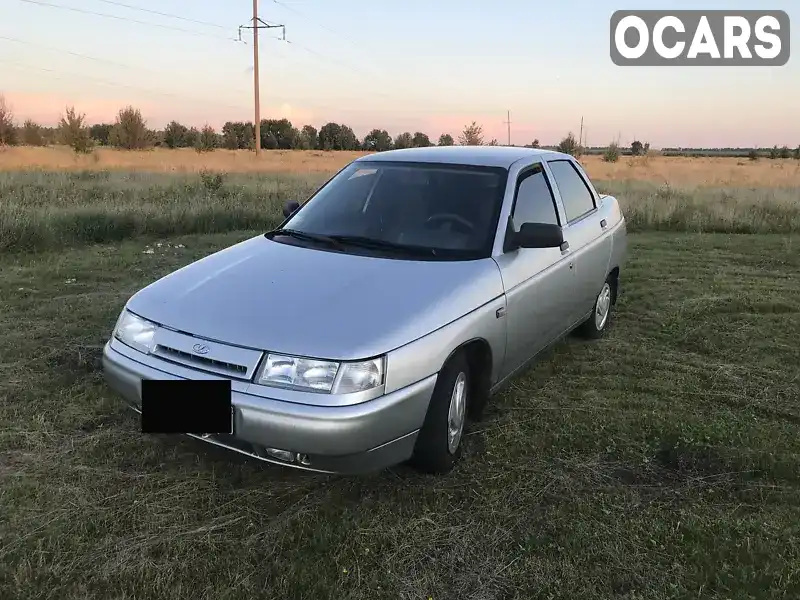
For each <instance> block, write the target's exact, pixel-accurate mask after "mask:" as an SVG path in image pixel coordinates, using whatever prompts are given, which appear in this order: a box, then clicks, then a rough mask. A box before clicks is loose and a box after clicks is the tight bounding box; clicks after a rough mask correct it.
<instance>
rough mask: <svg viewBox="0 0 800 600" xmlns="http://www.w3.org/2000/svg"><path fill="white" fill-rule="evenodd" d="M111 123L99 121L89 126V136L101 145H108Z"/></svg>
mask: <svg viewBox="0 0 800 600" xmlns="http://www.w3.org/2000/svg"><path fill="white" fill-rule="evenodd" d="M113 127H114V126H113V125H111V124H109V123H99V124H97V125H92V126H91V127H89V136H90V137H91V138H92V139H93V140H94V141H95V142H97V143H98V144H100V145H101V146H108V142H109V139H110V137H111V130H112V129H113Z"/></svg>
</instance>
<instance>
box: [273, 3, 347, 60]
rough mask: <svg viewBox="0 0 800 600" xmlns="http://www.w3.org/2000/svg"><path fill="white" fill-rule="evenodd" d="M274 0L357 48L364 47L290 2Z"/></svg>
mask: <svg viewBox="0 0 800 600" xmlns="http://www.w3.org/2000/svg"><path fill="white" fill-rule="evenodd" d="M272 1H273V2H274V3H275V4H277V5H279V6H282V7H283V8H285V9H286V10H289V11H291V12H293V13H294V14H296V15H299V16H301V17H303V18H304V19H306V20H308V21H309V22H310V23H312V24H314V25H316V26H317V27H319V28H321V29H324V30H325V31H327V32H328V33H330V34H332V35H334V36H336V37H337V38H340V39H343V40H345V41H347V42H349V43H351V44H353V45H354V46H355V47H356V48H359V49H361V48H362V45H360V44H358V43H357V42H355V41H353V40H352V39H350V38H348V37H347V36H344V35H342V34H341V33H340V32H338V31H335V30H333V29H331V28H330V27H328V26H327V25H323V24H322V23H320V22H319V21H315V20H313V19H312V18H311V17H309V16H308V15H305V14H303V13H302V12H300V11H299V10H297V9H296V8H294V7H292V6H289V5H288V4H285V3H283V2H281V1H280V0H272Z"/></svg>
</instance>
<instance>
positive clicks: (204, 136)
mask: <svg viewBox="0 0 800 600" xmlns="http://www.w3.org/2000/svg"><path fill="white" fill-rule="evenodd" d="M218 147H219V139H218V136H217V132H216V131H214V128H213V127H211V125H208V124H206V125H205V126H204V127H203V128H202V129H201V130H200V135H198V136H197V140H196V141H195V145H194V148H195V150H197V151H198V152H211V151H212V150H214V149H215V148H218Z"/></svg>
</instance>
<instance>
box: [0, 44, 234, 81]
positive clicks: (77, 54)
mask: <svg viewBox="0 0 800 600" xmlns="http://www.w3.org/2000/svg"><path fill="white" fill-rule="evenodd" d="M0 40H5V41H8V42H14V43H17V44H24V45H28V46H35V47H37V48H42V49H44V50H49V51H51V52H57V53H58V54H69V55H70V56H75V57H77V58H83V59H85V60H91V61H95V62H99V63H105V64H107V65H112V66H115V67H123V68H125V69H133V70H139V71H143V72H145V73H152V74H154V75H163V73H159V72H158V71H155V70H153V69H148V68H146V67H139V66H134V65H129V64H126V63H121V62H117V61H115V60H109V59H107V58H98V57H96V56H90V55H88V54H81V53H80V52H73V51H71V50H64V49H62V48H54V47H53V46H46V45H44V44H39V43H36V42H30V41H28V40H20V39H17V38H13V37H8V36H4V35H0ZM230 89H232V90H233V91H238V92H243V93H244V92H245V90H244V89H242V88H230Z"/></svg>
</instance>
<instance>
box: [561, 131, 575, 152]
mask: <svg viewBox="0 0 800 600" xmlns="http://www.w3.org/2000/svg"><path fill="white" fill-rule="evenodd" d="M557 149H558V151H559V152H563V153H564V154H571V155H572V156H575V153H576V152H577V151H578V141H577V140H576V139H575V134H574V133H572V132H571V131H570V132H569V133H568V134H567V137H565V138H564V139H563V140H561V141H560V142H559V143H558V147H557Z"/></svg>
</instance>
